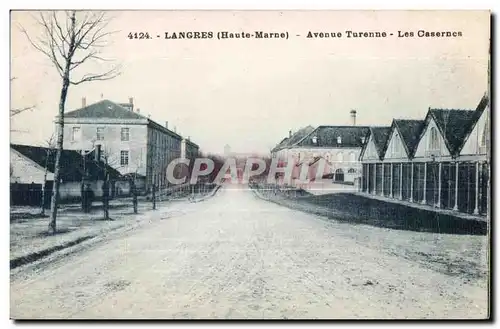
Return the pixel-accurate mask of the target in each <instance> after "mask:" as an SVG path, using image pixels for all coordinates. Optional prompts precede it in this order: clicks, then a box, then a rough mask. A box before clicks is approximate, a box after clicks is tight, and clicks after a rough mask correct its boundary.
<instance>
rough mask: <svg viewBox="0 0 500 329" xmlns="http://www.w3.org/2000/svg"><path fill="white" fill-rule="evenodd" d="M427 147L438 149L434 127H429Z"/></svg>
mask: <svg viewBox="0 0 500 329" xmlns="http://www.w3.org/2000/svg"><path fill="white" fill-rule="evenodd" d="M429 149H430V150H438V149H439V143H438V134H437V129H436V127H432V128H431V133H430V139H429Z"/></svg>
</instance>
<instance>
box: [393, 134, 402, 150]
mask: <svg viewBox="0 0 500 329" xmlns="http://www.w3.org/2000/svg"><path fill="white" fill-rule="evenodd" d="M400 147H401V144H400V138H399V134H398V133H396V134H395V135H394V140H393V141H392V154H394V155H396V154H399V152H400Z"/></svg>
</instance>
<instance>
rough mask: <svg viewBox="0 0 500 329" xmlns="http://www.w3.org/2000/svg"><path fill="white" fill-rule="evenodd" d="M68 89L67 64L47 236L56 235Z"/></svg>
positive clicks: (60, 101)
mask: <svg viewBox="0 0 500 329" xmlns="http://www.w3.org/2000/svg"><path fill="white" fill-rule="evenodd" d="M68 87H69V62H68V64H67V65H66V75H65V78H64V79H63V86H62V89H61V99H60V100H59V118H58V123H57V128H58V131H57V151H56V161H55V164H54V186H53V188H52V200H51V202H50V209H51V216H50V222H49V234H55V233H56V219H57V207H58V205H59V180H60V172H61V171H60V167H61V163H60V161H61V153H62V150H63V142H64V107H65V104H66V96H67V95H68Z"/></svg>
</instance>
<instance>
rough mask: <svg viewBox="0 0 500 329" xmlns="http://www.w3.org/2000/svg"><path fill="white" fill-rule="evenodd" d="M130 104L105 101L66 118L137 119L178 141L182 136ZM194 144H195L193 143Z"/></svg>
mask: <svg viewBox="0 0 500 329" xmlns="http://www.w3.org/2000/svg"><path fill="white" fill-rule="evenodd" d="M132 108H133V107H132V106H131V105H130V104H128V103H115V102H112V101H110V100H107V99H104V100H102V101H99V102H97V103H94V104H91V105H88V106H85V107H82V108H81V109H78V110H74V111H70V112H67V113H65V114H64V117H65V118H106V119H129V120H130V119H137V120H141V119H142V120H147V121H148V124H149V125H150V126H152V127H154V128H156V129H159V130H161V131H163V132H164V133H167V134H169V135H171V136H174V137H176V138H178V139H182V136H181V135H179V134H177V133H175V132H173V131H171V130H169V129H168V128H166V127H164V126H162V125H161V124H159V123H157V122H156V121H154V120H151V119H150V118H146V117H145V116H143V115H141V114H139V113H137V112H134V111H133V110H132ZM191 143H192V144H194V143H193V142H191Z"/></svg>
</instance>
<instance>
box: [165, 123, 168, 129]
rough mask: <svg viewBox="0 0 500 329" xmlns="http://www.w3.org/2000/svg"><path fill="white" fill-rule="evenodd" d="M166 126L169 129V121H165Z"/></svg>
mask: <svg viewBox="0 0 500 329" xmlns="http://www.w3.org/2000/svg"><path fill="white" fill-rule="evenodd" d="M165 128H167V129H168V121H165Z"/></svg>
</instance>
